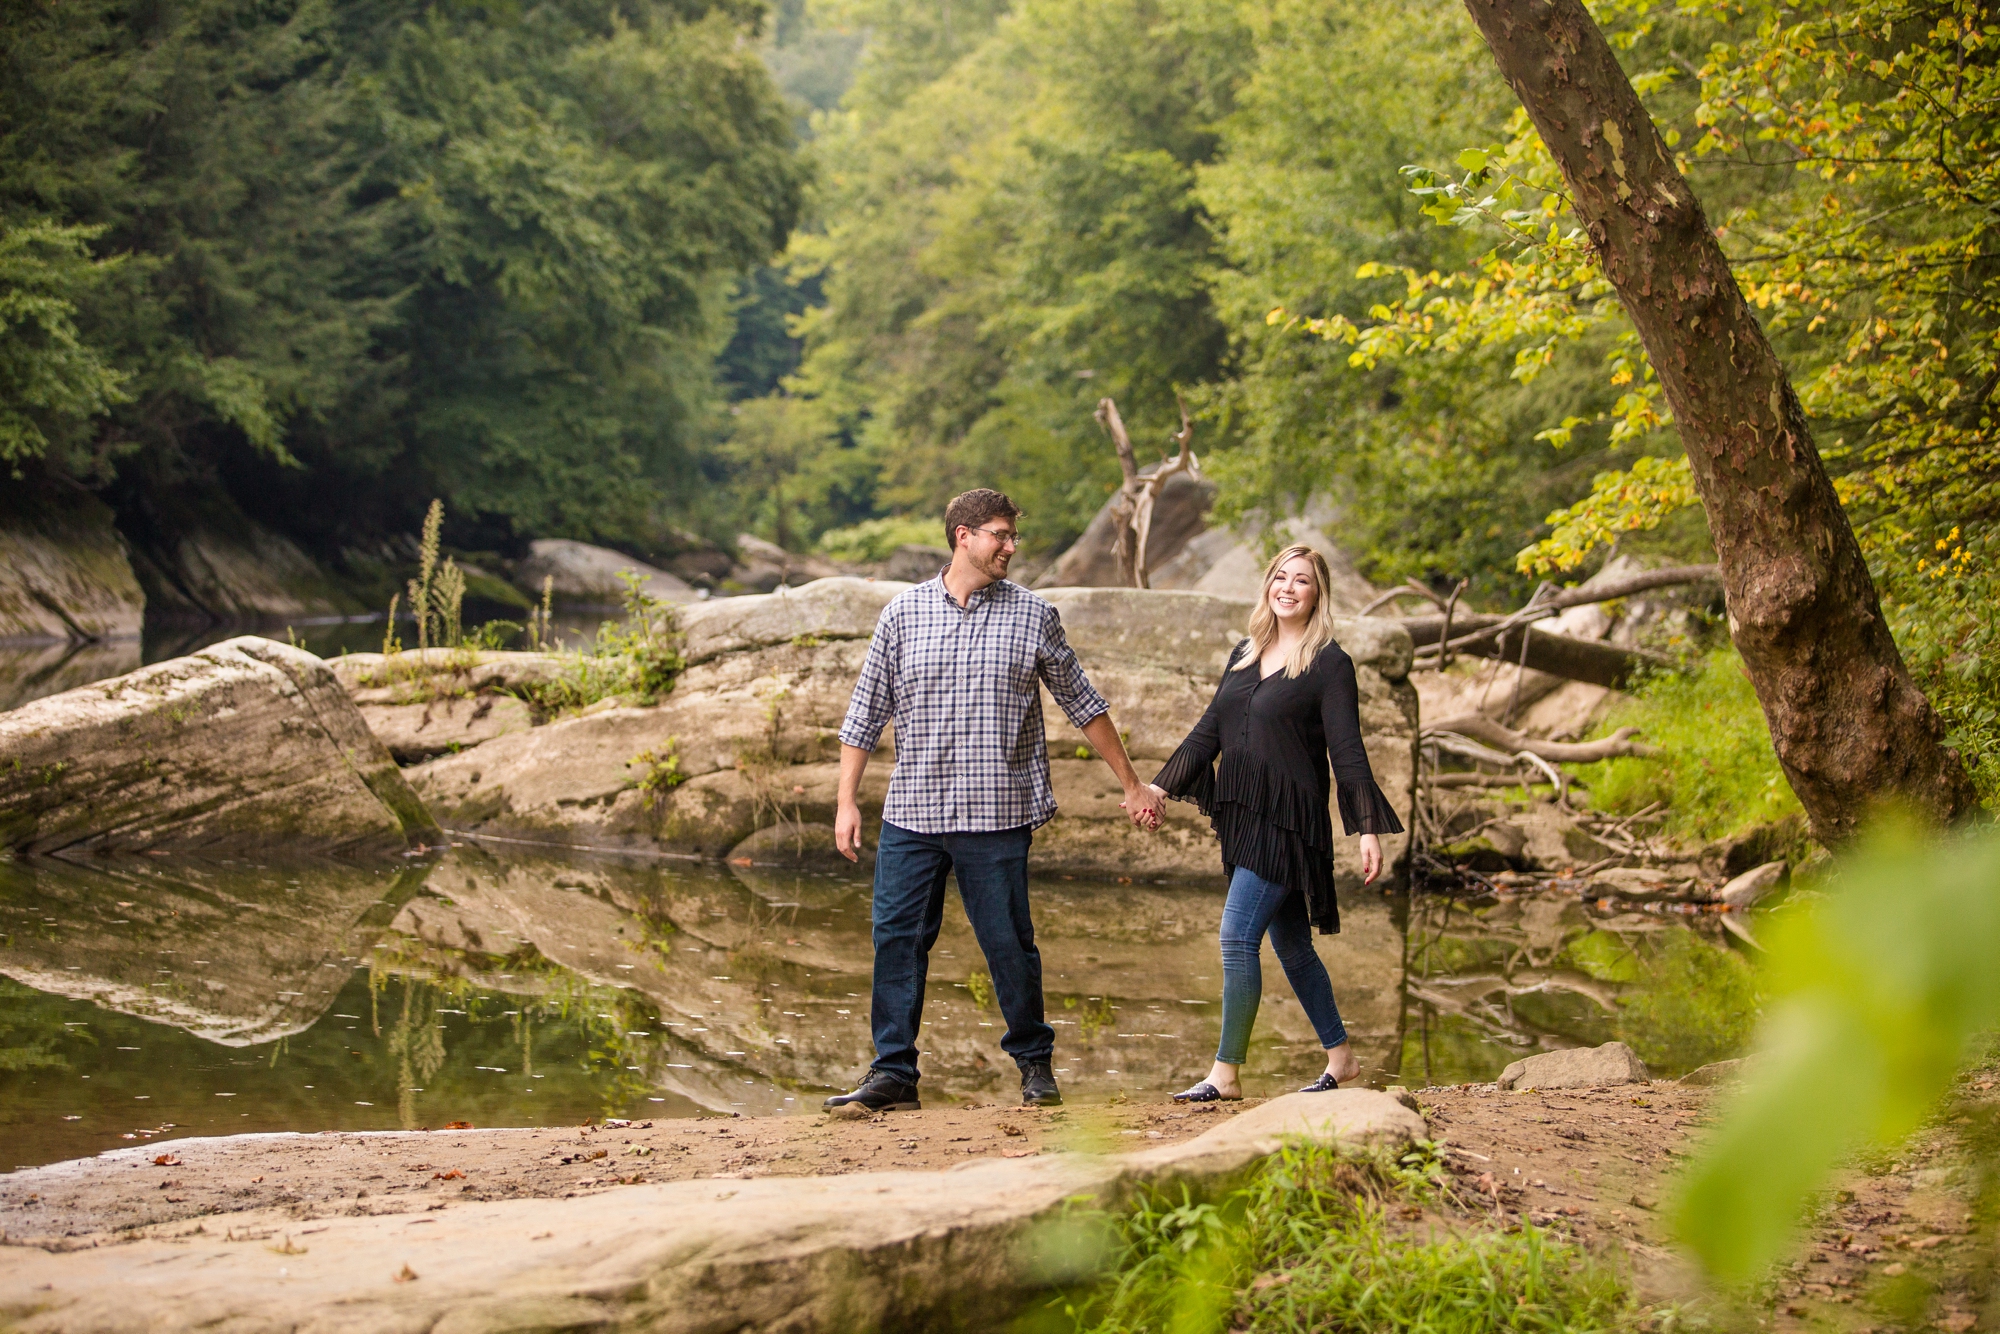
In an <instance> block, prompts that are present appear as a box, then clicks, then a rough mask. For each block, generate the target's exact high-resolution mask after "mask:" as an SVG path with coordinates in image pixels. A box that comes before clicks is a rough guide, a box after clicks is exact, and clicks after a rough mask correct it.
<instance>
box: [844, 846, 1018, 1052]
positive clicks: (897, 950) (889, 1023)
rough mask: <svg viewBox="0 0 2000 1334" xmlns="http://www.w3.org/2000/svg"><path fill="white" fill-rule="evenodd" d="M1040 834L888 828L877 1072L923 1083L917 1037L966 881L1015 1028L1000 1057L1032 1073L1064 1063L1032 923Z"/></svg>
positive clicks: (880, 908) (873, 1020)
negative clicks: (949, 917)
mask: <svg viewBox="0 0 2000 1334" xmlns="http://www.w3.org/2000/svg"><path fill="white" fill-rule="evenodd" d="M1033 837H1034V835H1033V831H1032V830H1030V829H1028V828H1026V827H1025V826H1024V827H1022V828H1020V829H1003V830H1000V831H998V832H995V833H979V834H918V833H914V832H912V831H910V830H908V829H902V828H898V827H897V826H895V825H892V824H890V823H889V822H888V821H886V820H885V821H883V823H882V840H881V843H880V845H879V846H878V847H877V848H876V850H875V909H874V919H875V986H874V995H873V996H872V997H871V998H870V1000H869V1022H870V1025H871V1026H872V1027H873V1029H874V1032H875V1066H874V1068H875V1069H877V1070H879V1071H881V1072H882V1073H884V1074H887V1075H892V1076H894V1077H895V1078H897V1079H900V1080H902V1081H903V1082H904V1083H906V1084H914V1083H916V1082H917V1029H918V1027H919V1026H920V1025H921V1024H922V1022H923V1016H924V981H925V979H926V977H927V976H928V975H929V973H930V957H931V946H933V945H935V944H936V943H937V938H938V930H939V928H940V927H942V926H943V925H944V882H945V877H946V876H948V875H950V874H951V873H952V872H953V871H956V872H957V873H958V897H959V900H960V901H961V902H962V903H964V904H965V915H966V917H967V918H968V919H969V920H970V921H971V922H972V934H973V936H974V937H975V938H977V940H978V941H979V948H980V950H981V951H982V952H983V953H984V954H985V955H986V967H987V970H988V971H989V972H991V973H992V975H993V994H994V996H995V997H996V998H997V999H998V1000H999V1002H1000V1013H1001V1015H1002V1017H1004V1018H1005V1019H1006V1020H1007V1036H1006V1037H1004V1038H1002V1039H1001V1040H1000V1048H1001V1050H1003V1051H1005V1052H1006V1053H1007V1054H1008V1055H1009V1056H1012V1057H1013V1058H1014V1061H1015V1063H1016V1064H1017V1065H1020V1066H1022V1067H1026V1066H1027V1065H1028V1063H1029V1062H1031V1061H1046V1060H1049V1059H1050V1058H1051V1057H1052V1056H1053V1055H1054V1054H1055V1046H1056V1031H1055V1030H1054V1029H1053V1028H1050V1027H1049V1026H1048V1024H1047V1023H1045V1022H1044V1021H1043V1019H1042V956H1041V952H1040V951H1038V950H1037V949H1036V948H1035V924H1034V922H1033V920H1032V919H1030V917H1029V916H1028V844H1029V843H1030V842H1032V841H1033Z"/></svg>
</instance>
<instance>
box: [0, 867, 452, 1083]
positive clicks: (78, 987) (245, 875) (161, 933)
mask: <svg viewBox="0 0 2000 1334" xmlns="http://www.w3.org/2000/svg"><path fill="white" fill-rule="evenodd" d="M427 869H428V868H427V867H425V866H423V865H417V866H411V867H407V868H403V869H400V870H398V869H393V868H391V869H382V868H368V867H357V866H353V865H350V864H347V863H342V862H328V861H311V862H300V863H297V864H294V865H292V866H289V867H283V866H280V867H250V866H240V865H233V864H231V863H227V862H190V861H176V862H174V863H173V864H172V865H171V866H156V865H153V864H151V863H148V862H147V861H145V860H144V859H142V858H119V859H116V860H110V859H106V860H102V861H96V862H92V863H90V864H88V865H79V864H75V863H70V862H64V861H55V860H42V859H32V860H20V861H0V912H4V913H5V915H6V917H5V920H6V926H5V934H6V937H7V941H6V944H5V946H4V947H0V972H4V973H5V974H6V975H7V976H9V977H11V978H13V979H15V980H16V981H18V982H21V983H23V984H25V985H27V986H30V987H33V988H35V989H36V990H38V991H44V992H49V993H52V994H54V995H59V996H68V997H72V998H75V999H81V1000H88V1001H92V1002H94V1003H96V1004H98V1005H100V1006H103V1007H104V1008H106V1009H110V1010H117V1011H120V1012H122V1013H125V1014H131V1015H137V1016H139V1017H141V1018H144V1019H151V1020H155V1021H157V1022H159V1023H164V1024H171V1025H173V1026H174V1027H176V1028H182V1029H186V1030H187V1031H188V1032H190V1033H193V1034H195V1035H196V1036H198V1037H202V1038H206V1039H208V1040H209V1041H211V1042H217V1043H221V1044H223V1045H225V1046H230V1047H242V1046H249V1045H250V1044H252V1043H257V1042H268V1041H270V1040H271V1039H273V1038H277V1037H282V1036H284V1035H286V1034H290V1033H297V1032H299V1031H301V1030H303V1029H305V1028H308V1027H310V1026H311V1025H312V1024H313V1023H314V1021H316V1020H317V1019H318V1018H319V1016H320V1015H321V1014H322V1013H323V1012H324V1011H325V1010H326V1008H327V1006H328V1005H329V1004H331V1003H332V1000H333V997H334V996H335V994H336V993H338V991H339V990H340V988H341V987H342V985H344V984H345V983H346V981H347V979H348V976H349V974H350V973H351V972H352V971H353V969H354V967H355V965H356V963H357V961H359V960H361V959H363V958H365V957H366V955H367V954H368V951H369V947H370V946H371V945H372V944H373V942H374V941H375V939H376V937H377V936H378V935H379V934H380V933H381V930H382V924H383V923H384V922H385V921H386V920H387V919H388V917H389V916H390V915H391V913H393V911H394V908H393V906H390V905H394V904H396V903H398V902H400V901H401V900H402V899H403V898H405V897H407V896H408V895H409V894H410V893H411V892H412V891H413V890H414V889H415V888H416V886H417V885H418V884H420V883H421V882H422V881H423V878H424V875H425V873H426V871H427Z"/></svg>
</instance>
